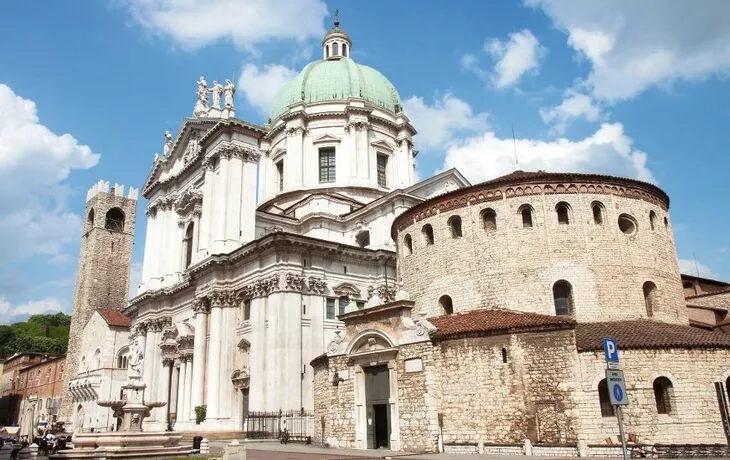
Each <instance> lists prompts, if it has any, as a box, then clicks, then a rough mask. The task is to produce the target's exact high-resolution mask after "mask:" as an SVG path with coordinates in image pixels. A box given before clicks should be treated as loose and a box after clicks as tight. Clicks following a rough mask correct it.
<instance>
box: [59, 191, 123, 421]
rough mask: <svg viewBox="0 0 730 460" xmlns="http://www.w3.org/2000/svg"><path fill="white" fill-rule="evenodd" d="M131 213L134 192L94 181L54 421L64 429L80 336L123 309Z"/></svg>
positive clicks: (70, 409)
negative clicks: (99, 314)
mask: <svg viewBox="0 0 730 460" xmlns="http://www.w3.org/2000/svg"><path fill="white" fill-rule="evenodd" d="M136 209H137V190H136V189H134V188H132V187H130V188H129V192H128V193H127V195H126V196H125V195H124V186H123V185H118V184H114V186H113V187H111V188H110V187H109V182H105V181H103V180H100V181H99V182H97V183H96V184H95V185H94V186H93V187H91V188H90V189H89V191H88V192H87V194H86V208H85V210H86V212H85V213H84V216H85V218H84V229H83V231H82V234H81V253H80V255H79V268H78V272H77V275H76V291H75V293H74V306H73V313H72V314H71V329H70V331H69V337H68V351H67V352H66V366H65V372H64V375H63V380H64V381H63V388H64V391H63V398H62V402H61V409H60V412H59V416H58V420H60V421H64V422H66V426H67V427H70V424H71V422H72V420H73V401H72V398H71V394H70V393H69V391H68V384H69V380H71V379H73V378H75V377H76V375H77V374H78V372H79V362H80V361H81V356H82V354H83V350H81V343H82V340H81V339H82V336H83V334H84V328H85V327H86V323H87V322H88V321H89V318H91V315H92V314H93V313H94V311H95V310H97V309H99V308H115V309H119V310H122V309H123V308H125V307H126V306H127V299H128V292H129V272H130V268H131V265H132V243H133V240H134V225H135V218H136Z"/></svg>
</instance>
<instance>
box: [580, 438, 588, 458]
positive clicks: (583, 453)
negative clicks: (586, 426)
mask: <svg viewBox="0 0 730 460" xmlns="http://www.w3.org/2000/svg"><path fill="white" fill-rule="evenodd" d="M589 455H590V451H589V449H588V443H587V442H586V440H585V439H579V440H578V457H588V456H589Z"/></svg>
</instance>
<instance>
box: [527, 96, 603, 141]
mask: <svg viewBox="0 0 730 460" xmlns="http://www.w3.org/2000/svg"><path fill="white" fill-rule="evenodd" d="M540 116H541V117H542V119H543V121H544V122H545V123H555V125H554V129H555V131H556V132H557V133H563V132H564V131H565V128H566V126H567V124H568V122H569V121H571V120H574V119H578V118H582V119H585V120H587V121H591V122H595V121H598V120H599V118H600V117H601V116H602V113H601V107H599V105H598V104H596V102H595V101H594V100H593V99H592V98H591V97H590V96H588V95H587V94H583V93H580V92H578V91H575V90H573V89H569V90H567V91H566V92H565V99H563V102H561V103H560V104H559V105H557V106H555V107H550V108H541V109H540Z"/></svg>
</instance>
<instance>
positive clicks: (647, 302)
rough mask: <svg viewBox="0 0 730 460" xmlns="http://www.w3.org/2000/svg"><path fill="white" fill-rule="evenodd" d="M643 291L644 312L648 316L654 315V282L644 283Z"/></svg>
mask: <svg viewBox="0 0 730 460" xmlns="http://www.w3.org/2000/svg"><path fill="white" fill-rule="evenodd" d="M642 289H643V291H644V306H645V307H646V314H647V315H648V316H650V317H651V316H654V310H655V309H656V284H654V283H652V282H651V281H647V282H646V283H644V286H643V287H642Z"/></svg>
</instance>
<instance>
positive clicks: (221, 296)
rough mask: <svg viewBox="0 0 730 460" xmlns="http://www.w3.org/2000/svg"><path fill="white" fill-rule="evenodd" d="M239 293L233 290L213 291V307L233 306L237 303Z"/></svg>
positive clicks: (211, 300)
mask: <svg viewBox="0 0 730 460" xmlns="http://www.w3.org/2000/svg"><path fill="white" fill-rule="evenodd" d="M237 297H238V296H237V295H236V293H235V292H234V291H232V290H228V289H226V290H220V291H213V293H212V294H211V295H210V306H211V307H223V308H226V307H233V306H235V305H236V303H237Z"/></svg>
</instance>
